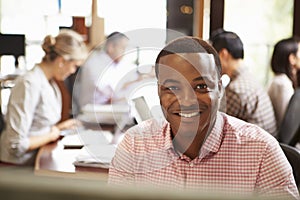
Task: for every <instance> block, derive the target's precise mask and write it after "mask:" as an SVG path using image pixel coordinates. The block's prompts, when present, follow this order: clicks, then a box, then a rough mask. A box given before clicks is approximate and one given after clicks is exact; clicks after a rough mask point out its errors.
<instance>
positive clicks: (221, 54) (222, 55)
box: [219, 48, 229, 59]
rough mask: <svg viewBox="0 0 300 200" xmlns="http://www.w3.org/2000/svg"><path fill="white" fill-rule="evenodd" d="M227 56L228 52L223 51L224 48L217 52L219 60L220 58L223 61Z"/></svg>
mask: <svg viewBox="0 0 300 200" xmlns="http://www.w3.org/2000/svg"><path fill="white" fill-rule="evenodd" d="M228 55H229V52H228V50H227V49H225V48H223V49H221V50H220V51H219V56H220V58H221V57H222V58H223V59H224V58H227V57H228Z"/></svg>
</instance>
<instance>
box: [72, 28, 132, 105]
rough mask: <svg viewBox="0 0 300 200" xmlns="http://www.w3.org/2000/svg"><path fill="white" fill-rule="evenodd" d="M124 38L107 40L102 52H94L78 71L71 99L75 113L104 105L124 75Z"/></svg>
mask: <svg viewBox="0 0 300 200" xmlns="http://www.w3.org/2000/svg"><path fill="white" fill-rule="evenodd" d="M128 41H129V39H128V37H127V36H126V35H125V34H123V33H120V32H113V33H111V34H110V35H108V36H107V40H106V42H105V44H104V48H103V49H95V50H93V52H92V53H91V54H90V56H89V58H88V59H87V60H86V62H85V63H84V64H83V66H82V68H81V69H80V71H79V77H78V78H77V81H76V85H75V87H76V88H75V90H74V91H73V92H74V93H73V96H74V98H75V101H76V103H77V104H78V106H79V111H80V110H81V108H82V107H83V106H85V105H86V104H108V103H111V102H112V100H113V95H114V94H113V90H114V88H115V86H116V84H118V82H119V81H120V79H121V78H122V77H123V76H124V74H125V73H126V72H127V71H128V69H127V67H126V65H124V64H122V62H121V60H122V58H123V55H124V53H125V50H126V47H127V45H128Z"/></svg>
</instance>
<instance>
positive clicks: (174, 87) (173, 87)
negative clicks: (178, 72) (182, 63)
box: [166, 86, 179, 91]
mask: <svg viewBox="0 0 300 200" xmlns="http://www.w3.org/2000/svg"><path fill="white" fill-rule="evenodd" d="M166 88H168V89H169V90H172V91H174V90H179V88H178V87H176V86H169V87H166Z"/></svg>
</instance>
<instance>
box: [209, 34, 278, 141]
mask: <svg viewBox="0 0 300 200" xmlns="http://www.w3.org/2000/svg"><path fill="white" fill-rule="evenodd" d="M210 41H211V43H212V46H213V47H214V48H215V49H216V50H217V52H218V53H219V57H220V60H221V64H222V72H223V74H227V75H228V76H229V78H230V82H229V84H228V85H227V86H226V90H225V92H226V96H224V97H226V108H223V107H222V110H223V111H225V112H226V113H227V114H229V115H231V116H234V117H237V118H239V119H242V120H245V121H246V122H250V123H253V124H256V125H258V126H260V127H261V128H263V129H265V130H266V131H268V132H269V133H270V134H271V135H273V136H276V134H277V125H276V119H275V114H274V110H273V105H272V102H271V100H270V97H269V96H268V93H267V91H266V90H265V89H264V87H263V86H262V85H260V84H258V80H256V79H255V75H253V74H251V73H250V71H249V70H248V69H247V67H246V66H245V64H244V63H243V58H244V47H243V43H242V41H241V39H240V38H239V36H238V35H237V34H235V33H233V32H229V31H224V30H219V29H218V30H216V31H215V32H214V33H213V34H212V37H211V39H210Z"/></svg>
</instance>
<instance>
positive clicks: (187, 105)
mask: <svg viewBox="0 0 300 200" xmlns="http://www.w3.org/2000/svg"><path fill="white" fill-rule="evenodd" d="M159 64H160V66H159V74H158V84H159V86H158V93H159V97H160V103H161V106H162V108H163V112H164V115H165V117H166V119H167V121H168V122H169V123H170V125H171V129H172V134H173V137H175V136H176V137H175V140H180V141H184V143H186V145H188V144H190V143H191V142H192V141H193V140H194V138H195V137H196V136H197V138H199V137H200V138H202V139H204V138H205V137H206V133H207V131H209V130H210V128H209V127H210V126H212V125H213V124H214V121H215V117H216V112H217V110H218V106H219V95H220V88H221V82H220V81H219V78H218V76H217V71H216V67H215V62H214V59H213V56H212V55H210V54H206V53H186V54H170V55H167V56H163V57H161V58H160V62H159Z"/></svg>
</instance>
